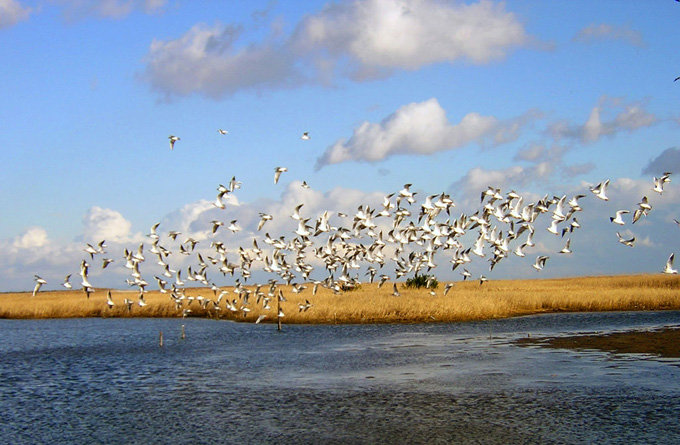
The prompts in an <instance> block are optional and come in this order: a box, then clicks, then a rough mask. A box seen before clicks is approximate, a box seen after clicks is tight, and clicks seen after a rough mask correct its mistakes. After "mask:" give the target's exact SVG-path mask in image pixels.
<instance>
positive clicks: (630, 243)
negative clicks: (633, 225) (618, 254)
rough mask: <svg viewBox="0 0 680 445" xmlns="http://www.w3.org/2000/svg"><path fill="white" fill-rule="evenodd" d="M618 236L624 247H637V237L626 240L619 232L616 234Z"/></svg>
mask: <svg viewBox="0 0 680 445" xmlns="http://www.w3.org/2000/svg"><path fill="white" fill-rule="evenodd" d="M616 236H617V237H618V238H619V242H620V243H621V244H623V245H624V246H628V247H633V246H634V245H635V237H632V238H630V239H624V238H623V237H622V236H621V234H620V233H619V232H616Z"/></svg>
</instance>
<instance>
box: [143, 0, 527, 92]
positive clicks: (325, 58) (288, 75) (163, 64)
mask: <svg viewBox="0 0 680 445" xmlns="http://www.w3.org/2000/svg"><path fill="white" fill-rule="evenodd" d="M258 20H259V19H258ZM529 40H530V39H529V37H528V36H527V34H526V32H525V30H524V27H523V25H522V24H521V23H520V22H519V20H518V19H517V18H516V17H515V15H514V14H512V13H511V12H508V11H506V10H505V6H504V5H503V4H502V3H500V4H496V3H494V2H491V1H487V0H483V1H481V2H479V3H473V4H470V5H465V4H457V3H453V4H451V3H447V2H442V1H438V0H368V1H363V2H358V1H344V2H340V3H331V4H329V5H327V6H326V7H325V8H324V9H323V10H322V11H320V12H318V13H316V14H311V15H308V16H306V17H305V18H304V19H303V20H302V21H301V22H300V23H298V24H297V26H296V27H295V28H294V30H293V31H292V33H291V34H290V35H287V36H286V35H282V34H281V33H280V32H279V31H278V29H277V30H276V31H275V32H272V34H271V35H270V36H268V37H267V38H265V40H264V41H261V42H252V41H248V39H247V37H246V36H244V33H243V32H242V27H240V26H235V25H222V24H217V25H214V26H207V25H205V24H197V25H195V26H194V27H192V28H191V29H190V30H189V31H187V32H186V33H185V34H184V35H183V36H181V37H179V38H177V39H174V40H167V41H160V40H156V41H154V42H153V43H152V44H151V47H150V50H149V53H148V56H147V58H146V69H145V72H144V76H143V77H144V79H145V80H146V81H147V82H148V83H149V84H150V85H151V86H152V87H153V88H154V89H156V90H158V91H160V92H161V93H163V94H165V95H166V96H168V97H171V96H174V95H180V96H182V95H188V94H192V93H199V94H203V95H206V96H208V97H212V98H215V99H219V98H222V97H224V96H227V95H230V94H233V93H234V92H236V91H239V90H243V89H256V90H261V89H272V88H288V87H297V86H300V85H303V84H305V83H322V84H324V83H330V82H332V81H333V79H334V78H335V77H336V76H338V75H339V76H343V75H344V76H349V77H350V78H353V79H354V80H365V79H370V78H375V77H378V76H386V75H389V73H390V72H391V71H393V70H395V69H403V70H415V69H418V68H421V67H423V66H427V65H431V64H436V63H451V62H456V61H458V60H466V61H469V62H471V63H473V64H484V63H489V62H491V61H494V60H498V59H502V58H504V57H506V56H507V54H508V53H509V52H510V51H511V50H512V49H514V48H517V47H520V46H522V45H525V44H527V43H528V42H529Z"/></svg>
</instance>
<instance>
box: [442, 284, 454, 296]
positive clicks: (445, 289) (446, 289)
mask: <svg viewBox="0 0 680 445" xmlns="http://www.w3.org/2000/svg"><path fill="white" fill-rule="evenodd" d="M453 285H454V283H446V286H444V295H446V294H448V293H449V291H450V290H451V288H452V287H453Z"/></svg>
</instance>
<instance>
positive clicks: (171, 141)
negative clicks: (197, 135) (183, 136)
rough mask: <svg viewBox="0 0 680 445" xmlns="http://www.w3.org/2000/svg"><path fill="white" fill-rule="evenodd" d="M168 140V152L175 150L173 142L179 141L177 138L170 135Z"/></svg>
mask: <svg viewBox="0 0 680 445" xmlns="http://www.w3.org/2000/svg"><path fill="white" fill-rule="evenodd" d="M168 139H170V150H172V149H174V148H175V142H177V141H179V137H177V136H174V135H170V136H168Z"/></svg>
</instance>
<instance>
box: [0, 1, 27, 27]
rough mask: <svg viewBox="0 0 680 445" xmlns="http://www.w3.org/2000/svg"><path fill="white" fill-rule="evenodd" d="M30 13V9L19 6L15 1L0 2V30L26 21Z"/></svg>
mask: <svg viewBox="0 0 680 445" xmlns="http://www.w3.org/2000/svg"><path fill="white" fill-rule="evenodd" d="M31 11H32V10H31V8H28V7H24V6H21V3H19V2H18V1H16V0H0V29H3V28H9V27H10V26H14V25H16V24H17V23H19V22H21V21H23V20H26V19H28V16H29V15H30V14H31Z"/></svg>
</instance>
